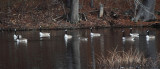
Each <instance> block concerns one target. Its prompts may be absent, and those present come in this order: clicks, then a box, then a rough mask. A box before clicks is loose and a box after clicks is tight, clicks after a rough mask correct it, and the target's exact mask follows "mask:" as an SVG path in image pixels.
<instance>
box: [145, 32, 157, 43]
mask: <svg viewBox="0 0 160 69" xmlns="http://www.w3.org/2000/svg"><path fill="white" fill-rule="evenodd" d="M154 39H155V36H154V35H149V30H148V31H147V35H146V40H147V41H149V40H154Z"/></svg>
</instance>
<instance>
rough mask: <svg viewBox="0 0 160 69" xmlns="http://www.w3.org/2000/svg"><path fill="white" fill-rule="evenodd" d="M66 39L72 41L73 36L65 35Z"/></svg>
mask: <svg viewBox="0 0 160 69" xmlns="http://www.w3.org/2000/svg"><path fill="white" fill-rule="evenodd" d="M64 38H66V39H71V38H72V36H71V35H68V34H65V35H64Z"/></svg>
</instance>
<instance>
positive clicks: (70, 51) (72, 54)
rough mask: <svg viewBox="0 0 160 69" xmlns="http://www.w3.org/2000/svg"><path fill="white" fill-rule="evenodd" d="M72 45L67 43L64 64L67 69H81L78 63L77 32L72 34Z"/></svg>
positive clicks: (78, 42) (78, 45)
mask: <svg viewBox="0 0 160 69" xmlns="http://www.w3.org/2000/svg"><path fill="white" fill-rule="evenodd" d="M72 34H73V38H72V39H71V42H72V43H67V52H66V64H67V69H81V63H80V40H79V39H78V36H77V35H78V32H72Z"/></svg>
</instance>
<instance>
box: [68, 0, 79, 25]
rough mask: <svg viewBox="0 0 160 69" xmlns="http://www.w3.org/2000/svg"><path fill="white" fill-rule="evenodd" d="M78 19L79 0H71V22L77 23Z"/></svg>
mask: <svg viewBox="0 0 160 69" xmlns="http://www.w3.org/2000/svg"><path fill="white" fill-rule="evenodd" d="M78 21H79V0H72V4H71V19H70V22H71V23H77V22H78Z"/></svg>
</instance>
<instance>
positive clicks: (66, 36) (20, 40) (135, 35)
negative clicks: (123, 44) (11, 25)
mask: <svg viewBox="0 0 160 69" xmlns="http://www.w3.org/2000/svg"><path fill="white" fill-rule="evenodd" d="M39 30H40V32H39V37H40V38H46V37H50V33H47V32H42V29H41V26H40V29H39ZM92 30H93V29H92V27H91V28H90V37H99V36H101V34H100V33H93V31H92ZM122 33H123V34H122V40H123V41H134V40H135V38H139V33H132V28H130V34H129V35H130V36H125V31H124V30H123V31H122ZM13 38H14V41H16V42H18V43H27V41H28V40H27V39H26V38H23V37H22V35H18V34H17V33H16V29H15V30H14V35H13ZM64 39H65V41H68V40H69V39H72V35H69V34H68V31H67V29H66V30H65V34H64ZM78 39H80V40H82V41H88V38H84V37H79V38H78ZM153 39H155V36H154V35H150V34H149V30H147V35H146V40H147V41H149V40H153Z"/></svg>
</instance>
